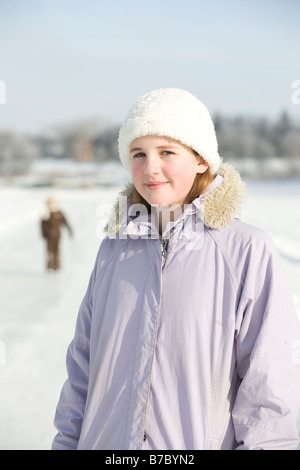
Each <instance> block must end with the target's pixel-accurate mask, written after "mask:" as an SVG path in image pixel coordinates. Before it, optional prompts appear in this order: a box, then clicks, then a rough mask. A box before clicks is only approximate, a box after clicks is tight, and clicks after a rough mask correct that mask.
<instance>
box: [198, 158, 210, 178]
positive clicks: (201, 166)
mask: <svg viewBox="0 0 300 470" xmlns="http://www.w3.org/2000/svg"><path fill="white" fill-rule="evenodd" d="M197 160H198V169H197V173H200V174H203V173H205V172H206V170H207V169H208V163H207V162H206V161H205V160H204V159H203V158H202V157H200V155H199V156H198V157H197Z"/></svg>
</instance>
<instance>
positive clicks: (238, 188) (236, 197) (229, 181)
mask: <svg viewBox="0 0 300 470" xmlns="http://www.w3.org/2000/svg"><path fill="white" fill-rule="evenodd" d="M217 173H218V174H219V175H221V176H222V177H223V182H222V184H220V185H219V186H218V187H217V188H216V189H214V190H213V191H212V192H210V193H209V194H207V196H205V197H204V200H203V202H202V204H201V206H200V217H201V219H202V220H203V222H204V224H205V225H206V226H207V227H208V228H211V229H214V230H221V229H222V228H223V227H225V226H226V225H227V224H228V223H229V222H230V221H231V220H233V219H234V218H235V217H237V216H238V213H239V209H240V206H241V204H242V202H243V199H244V191H245V185H244V183H243V181H242V179H241V177H240V175H239V173H238V172H237V171H236V170H234V168H233V167H232V166H231V165H230V164H229V163H221V165H220V167H219V170H218V172H217ZM132 192H133V183H128V184H127V185H126V186H125V188H124V189H123V190H122V191H121V192H120V193H119V196H118V199H117V201H116V203H115V205H114V210H113V211H112V213H111V215H110V217H109V219H108V223H107V225H106V227H105V231H106V233H107V235H108V236H113V235H116V233H118V231H119V230H120V228H121V224H120V221H121V219H122V216H123V214H124V213H125V211H126V206H125V202H126V201H127V202H129V203H130V201H131V199H132Z"/></svg>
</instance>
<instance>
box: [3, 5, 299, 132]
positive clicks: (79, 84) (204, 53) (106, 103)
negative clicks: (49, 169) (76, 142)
mask: <svg viewBox="0 0 300 470" xmlns="http://www.w3.org/2000/svg"><path fill="white" fill-rule="evenodd" d="M299 18H300V1H299V0H252V1H251V0H240V1H238V0H227V1H226V0H211V1H203V0H184V1H179V0H165V1H164V0H151V1H142V0H140V1H138V0H128V1H126V0H125V1H121V0H110V1H102V0H97V1H96V0H0V80H3V81H5V84H6V104H5V105H0V130H1V129H7V128H14V129H17V130H20V131H26V132H27V131H28V132H40V131H42V130H44V129H47V128H48V127H49V126H51V125H54V124H59V123H64V122H68V121H76V120H77V119H81V118H90V117H91V118H93V117H100V118H104V119H107V120H109V121H110V122H111V123H119V122H121V121H122V119H123V118H124V117H125V115H126V113H127V111H128V108H129V107H130V106H131V105H132V104H133V102H134V101H135V100H136V99H137V98H138V97H139V96H140V95H141V94H143V93H145V92H147V91H150V90H152V89H155V88H160V87H178V88H185V89H187V90H189V91H191V92H192V93H194V94H195V95H197V96H198V97H199V98H200V99H202V100H203V102H204V103H205V104H206V105H207V106H208V108H209V110H210V111H211V112H212V113H214V112H216V111H219V112H221V113H223V114H224V115H234V114H237V113H238V114H242V115H249V114H250V115H263V116H268V117H271V118H276V117H277V116H278V115H279V113H280V112H281V111H283V110H286V111H288V112H289V113H290V114H291V115H293V116H295V117H296V118H297V117H299V119H300V104H299V105H295V104H292V101H291V95H292V92H293V90H292V82H293V81H294V80H300V60H299V57H300V28H299Z"/></svg>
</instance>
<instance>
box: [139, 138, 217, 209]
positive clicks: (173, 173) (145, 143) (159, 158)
mask: <svg viewBox="0 0 300 470" xmlns="http://www.w3.org/2000/svg"><path fill="white" fill-rule="evenodd" d="M130 154H131V167H132V176H133V183H134V185H135V187H136V190H137V191H138V192H139V194H140V195H141V196H142V197H143V198H144V199H145V200H146V201H147V202H148V204H150V205H153V204H158V205H161V204H167V205H168V206H172V205H173V204H180V205H181V206H182V205H183V204H184V201H185V198H186V196H187V195H188V193H189V191H190V189H191V187H192V185H193V182H194V179H195V176H196V174H197V173H204V172H205V171H206V170H207V168H208V164H207V163H206V162H204V160H203V159H202V158H201V157H196V155H195V154H194V152H193V151H192V150H191V149H190V148H188V147H186V146H184V145H182V144H181V143H180V142H178V141H176V140H173V139H170V138H169V137H158V136H151V135H148V136H145V137H139V138H137V139H135V140H134V141H133V142H132V144H131V146H130Z"/></svg>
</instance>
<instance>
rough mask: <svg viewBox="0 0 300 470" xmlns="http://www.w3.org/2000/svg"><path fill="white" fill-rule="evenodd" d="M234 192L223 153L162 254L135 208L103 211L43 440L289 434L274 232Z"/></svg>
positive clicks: (288, 345) (225, 442)
mask: <svg viewBox="0 0 300 470" xmlns="http://www.w3.org/2000/svg"><path fill="white" fill-rule="evenodd" d="M242 192H243V185H242V183H241V181H240V178H239V176H238V174H237V173H236V172H235V171H234V170H233V169H232V168H231V167H230V166H229V165H222V167H221V170H220V176H218V177H217V179H216V180H215V182H214V183H213V184H212V186H211V187H210V188H209V191H208V193H209V194H205V195H203V196H201V197H200V198H199V199H198V200H196V201H195V202H194V203H193V204H191V205H190V206H189V207H188V208H187V209H186V211H185V212H184V214H183V216H182V219H181V220H180V223H179V224H177V225H176V227H175V228H174V229H173V230H172V232H171V235H170V239H169V243H168V249H167V252H166V257H165V256H164V255H165V253H162V250H161V247H162V240H161V238H160V237H152V238H151V237H149V233H148V229H149V224H148V221H145V220H144V219H143V217H137V218H136V219H132V218H129V219H128V217H127V215H126V214H125V215H124V214H123V216H122V218H121V219H120V222H119V223H117V226H114V227H113V228H112V224H111V223H110V230H109V236H107V237H106V238H105V239H104V240H103V242H102V244H101V246H100V249H99V253H98V256H97V260H96V263H95V267H94V270H93V273H92V275H91V279H90V282H89V286H88V290H87V293H86V295H85V298H84V300H83V302H82V305H81V308H80V311H79V316H78V321H77V326H76V332H75V337H74V340H73V341H72V343H71V345H70V347H69V349H68V354H67V367H68V380H67V381H66V383H65V385H64V387H63V390H62V393H61V397H60V400H59V403H58V407H57V411H56V417H55V424H56V426H57V428H58V431H59V432H58V434H57V436H56V437H55V439H54V443H53V449H75V448H77V449H114V450H117V449H159V450H163V449H168V450H171V449H177V450H179V449H189V450H191V449H281V450H283V449H295V448H296V447H297V446H298V444H299V440H298V433H297V428H296V420H297V415H298V411H299V405H300V393H299V392H300V374H299V344H300V343H299V340H300V328H299V321H298V319H297V315H296V312H295V310H294V307H293V304H292V300H291V295H290V292H289V289H288V287H287V285H286V280H285V278H284V276H283V273H282V269H281V266H280V261H279V259H278V254H277V252H276V250H275V249H274V246H273V243H272V241H271V240H270V238H269V237H268V236H267V235H266V234H265V233H264V232H263V231H261V230H259V229H256V228H254V227H252V226H249V225H247V224H245V223H242V222H241V221H240V220H238V219H236V218H235V216H236V214H237V212H238V209H239V206H240V203H241V199H242ZM130 193H131V188H127V190H126V193H124V194H123V196H124V195H125V194H126V195H127V196H129V197H130ZM199 216H201V219H200V218H199ZM201 220H203V221H204V224H203V223H202V222H201ZM193 224H194V225H193ZM195 224H196V226H197V230H192V229H191V227H192V226H194V227H195ZM197 224H198V225H197ZM113 234H115V235H116V234H117V238H116V237H113Z"/></svg>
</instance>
